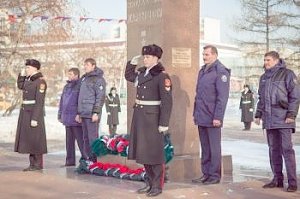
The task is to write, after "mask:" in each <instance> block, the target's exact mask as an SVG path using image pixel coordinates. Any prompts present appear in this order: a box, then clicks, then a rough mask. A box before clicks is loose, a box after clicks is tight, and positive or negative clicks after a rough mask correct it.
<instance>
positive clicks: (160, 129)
mask: <svg viewBox="0 0 300 199" xmlns="http://www.w3.org/2000/svg"><path fill="white" fill-rule="evenodd" d="M168 129H169V127H168V126H158V132H160V133H164V132H166V131H168Z"/></svg>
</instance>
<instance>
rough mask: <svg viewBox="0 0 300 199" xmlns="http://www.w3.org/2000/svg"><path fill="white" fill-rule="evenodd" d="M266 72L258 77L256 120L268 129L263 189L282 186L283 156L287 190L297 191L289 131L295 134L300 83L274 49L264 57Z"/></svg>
mask: <svg viewBox="0 0 300 199" xmlns="http://www.w3.org/2000/svg"><path fill="white" fill-rule="evenodd" d="M264 69H265V73H264V74H263V75H262V76H261V77H260V81H259V89H258V95H259V97H258V103H257V109H256V113H255V123H256V124H258V125H259V124H260V120H262V121H263V123H262V125H263V129H266V130H267V140H268V146H269V158H270V165H271V168H272V172H273V179H272V181H271V182H269V183H267V184H265V185H264V186H263V188H275V187H283V180H284V176H283V173H282V169H283V159H282V156H283V158H284V162H285V168H286V173H287V178H288V187H287V189H286V190H287V191H288V192H295V191H297V173H296V159H295V151H294V149H293V143H292V133H295V127H296V116H297V114H298V109H299V103H300V85H299V82H298V81H297V77H296V75H295V73H294V72H293V71H292V70H290V69H287V68H286V65H285V62H284V61H283V60H282V59H280V58H279V54H278V53H277V52H276V51H270V52H267V53H266V54H265V57H264Z"/></svg>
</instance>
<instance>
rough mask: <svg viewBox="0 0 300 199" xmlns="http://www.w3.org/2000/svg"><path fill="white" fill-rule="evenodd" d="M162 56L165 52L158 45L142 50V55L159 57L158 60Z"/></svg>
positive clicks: (145, 47)
mask: <svg viewBox="0 0 300 199" xmlns="http://www.w3.org/2000/svg"><path fill="white" fill-rule="evenodd" d="M162 54H163V50H162V49H161V47H159V46H158V45H156V44H152V45H148V46H144V47H143V48H142V55H153V56H156V57H158V59H160V58H161V56H162Z"/></svg>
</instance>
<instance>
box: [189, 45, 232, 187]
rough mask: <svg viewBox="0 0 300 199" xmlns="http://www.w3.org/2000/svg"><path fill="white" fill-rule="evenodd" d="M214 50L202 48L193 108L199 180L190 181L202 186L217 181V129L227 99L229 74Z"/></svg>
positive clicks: (218, 171)
mask: <svg viewBox="0 0 300 199" xmlns="http://www.w3.org/2000/svg"><path fill="white" fill-rule="evenodd" d="M217 57H218V51H217V48H216V47H215V46H212V45H208V46H205V47H204V51H203V61H204V63H205V65H204V66H202V68H201V70H200V71H199V75H198V81H197V88H196V97H195V104H194V113H193V116H194V122H195V124H196V125H198V130H199V137H200V143H201V169H202V173H203V176H202V177H200V178H197V179H194V180H192V182H194V183H203V184H206V185H209V184H216V183H219V182H220V179H221V157H222V155H221V127H222V125H223V119H224V114H225V108H226V105H227V101H228V97H229V82H230V70H229V69H227V68H226V67H225V66H224V65H223V64H222V63H221V62H220V61H219V60H218V59H217Z"/></svg>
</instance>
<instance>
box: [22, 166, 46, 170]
mask: <svg viewBox="0 0 300 199" xmlns="http://www.w3.org/2000/svg"><path fill="white" fill-rule="evenodd" d="M42 169H43V168H42V167H37V166H29V167H27V168H25V169H23V171H39V170H42Z"/></svg>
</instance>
